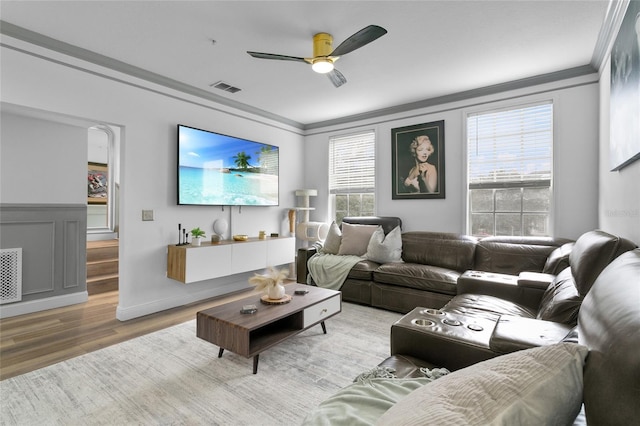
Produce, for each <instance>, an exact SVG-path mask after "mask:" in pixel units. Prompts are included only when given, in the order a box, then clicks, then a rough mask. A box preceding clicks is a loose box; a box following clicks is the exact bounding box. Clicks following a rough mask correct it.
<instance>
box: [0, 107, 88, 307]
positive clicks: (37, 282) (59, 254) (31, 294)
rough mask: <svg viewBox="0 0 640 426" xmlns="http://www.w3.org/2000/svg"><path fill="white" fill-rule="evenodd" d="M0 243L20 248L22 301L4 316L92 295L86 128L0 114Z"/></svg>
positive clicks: (59, 304) (11, 114)
mask: <svg viewBox="0 0 640 426" xmlns="http://www.w3.org/2000/svg"><path fill="white" fill-rule="evenodd" d="M1 120H2V130H1V134H0V136H1V141H2V145H1V147H2V155H1V156H0V182H1V183H0V193H1V194H2V204H1V205H0V247H1V248H3V249H4V248H22V301H21V302H15V303H10V304H4V305H2V316H7V315H8V314H21V313H25V312H29V308H28V307H29V306H34V305H35V306H38V307H39V308H51V307H57V306H63V305H66V304H69V303H78V302H81V301H84V300H86V299H87V292H86V290H87V284H86V229H87V207H86V179H87V177H86V176H87V166H86V163H87V129H86V128H83V127H78V126H73V125H68V124H63V123H59V122H54V121H49V120H43V119H39V118H34V117H25V116H21V115H17V114H13V113H7V112H6V111H3V112H2V114H1Z"/></svg>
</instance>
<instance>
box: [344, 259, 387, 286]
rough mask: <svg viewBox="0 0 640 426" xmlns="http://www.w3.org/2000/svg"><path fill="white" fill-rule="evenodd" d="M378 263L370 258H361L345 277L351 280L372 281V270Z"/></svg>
mask: <svg viewBox="0 0 640 426" xmlns="http://www.w3.org/2000/svg"><path fill="white" fill-rule="evenodd" d="M379 266H380V264H379V263H376V262H372V261H370V260H362V261H360V262H358V263H356V264H355V265H354V266H353V268H351V270H350V271H349V275H347V278H350V279H352V280H362V281H373V271H375V270H376V269H378V267H379Z"/></svg>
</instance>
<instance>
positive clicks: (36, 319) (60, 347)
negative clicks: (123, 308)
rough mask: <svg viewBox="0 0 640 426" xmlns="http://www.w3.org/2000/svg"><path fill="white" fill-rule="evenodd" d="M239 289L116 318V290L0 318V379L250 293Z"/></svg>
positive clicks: (169, 323)
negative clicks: (156, 310) (129, 318)
mask: <svg viewBox="0 0 640 426" xmlns="http://www.w3.org/2000/svg"><path fill="white" fill-rule="evenodd" d="M251 292H252V291H251V290H249V291H242V292H239V293H235V294H232V295H227V296H225V297H219V298H214V299H207V300H204V301H200V302H196V303H192V304H189V305H185V306H181V307H178V308H173V309H169V310H166V311H162V312H158V313H156V314H152V315H147V316H144V317H140V318H136V319H132V320H129V321H124V322H123V321H118V320H117V319H116V307H117V306H118V292H117V291H111V292H106V293H100V294H95V295H92V296H89V301H88V302H86V303H82V304H78V305H72V306H67V307H64V308H57V309H50V310H47V311H42V312H36V313H33V314H26V315H20V316H16V317H11V318H4V319H2V320H0V380H4V379H8V378H10V377H14V376H18V375H20V374H24V373H27V372H29V371H33V370H36V369H38V368H42V367H46V366H48V365H51V364H55V363H57V362H60V361H64V360H66V359H69V358H73V357H76V356H79V355H83V354H86V353H89V352H92V351H95V350H98V349H101V348H105V347H107V346H111V345H115V344H117V343H121V342H123V341H125V340H129V339H132V338H134V337H138V336H142V335H144V334H147V333H151V332H154V331H157V330H160V329H163V328H166V327H171V326H173V325H176V324H180V323H183V322H186V321H189V320H192V319H194V318H195V316H196V312H198V311H200V310H202V309H207V308H209V307H212V306H217V305H220V304H222V303H225V302H227V301H230V300H235V299H239V298H242V297H245V296H248V295H249V294H251Z"/></svg>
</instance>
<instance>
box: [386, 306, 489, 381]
mask: <svg viewBox="0 0 640 426" xmlns="http://www.w3.org/2000/svg"><path fill="white" fill-rule="evenodd" d="M495 326H496V322H495V321H492V320H489V319H485V318H478V317H469V316H465V315H461V314H454V313H444V312H442V311H440V310H438V309H430V308H415V309H414V310H412V311H411V312H409V313H408V314H406V315H405V316H403V317H402V318H400V319H399V320H398V321H396V322H395V323H394V324H393V325H392V326H391V355H392V357H393V356H394V355H402V356H405V357H409V358H410V359H413V358H417V359H419V360H422V361H424V362H425V363H426V364H431V365H432V366H437V367H444V368H447V369H449V370H451V371H453V370H458V369H460V368H464V367H467V366H469V365H471V364H475V363H477V362H480V361H484V360H486V359H490V358H493V357H496V356H498V355H501V354H500V353H498V352H494V351H492V350H491V349H490V347H489V342H490V339H491V335H492V334H493V330H494V329H495ZM383 364H384V363H383ZM383 364H381V365H383ZM403 368H404V367H403Z"/></svg>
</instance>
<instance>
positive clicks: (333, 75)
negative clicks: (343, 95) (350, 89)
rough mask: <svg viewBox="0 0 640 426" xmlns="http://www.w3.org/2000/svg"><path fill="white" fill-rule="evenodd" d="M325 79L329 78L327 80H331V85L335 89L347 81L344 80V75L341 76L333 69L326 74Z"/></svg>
mask: <svg viewBox="0 0 640 426" xmlns="http://www.w3.org/2000/svg"><path fill="white" fill-rule="evenodd" d="M327 77H329V80H331V82H332V83H333V85H334V86H336V87H340V86H342V85H343V84H345V83H346V82H347V79H346V78H344V75H342V73H341V72H340V71H338V70H337V69H335V68H334V69H333V70H331V71H329V72H328V73H327Z"/></svg>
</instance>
